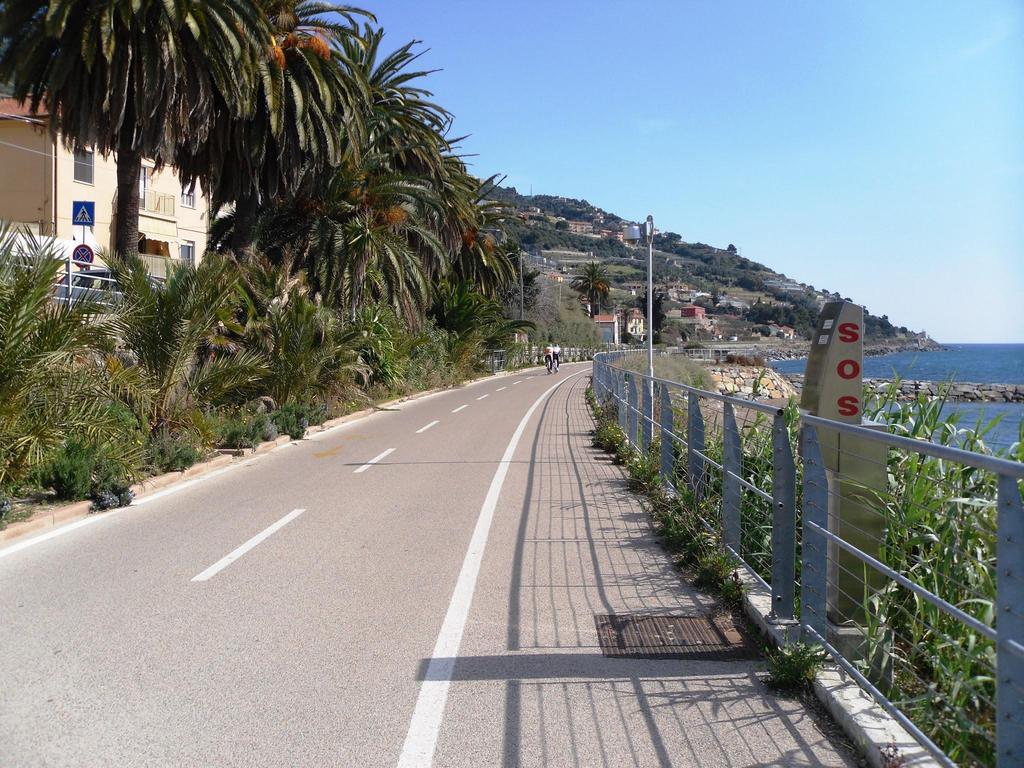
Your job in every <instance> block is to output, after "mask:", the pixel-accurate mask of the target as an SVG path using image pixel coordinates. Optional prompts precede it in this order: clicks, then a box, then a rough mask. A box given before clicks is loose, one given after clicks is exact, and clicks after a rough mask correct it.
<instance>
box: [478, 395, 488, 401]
mask: <svg viewBox="0 0 1024 768" xmlns="http://www.w3.org/2000/svg"><path fill="white" fill-rule="evenodd" d="M485 397H487V395H480V397H478V398H477V400H483V399H484V398H485Z"/></svg>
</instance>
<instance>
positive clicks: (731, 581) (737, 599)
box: [718, 569, 746, 608]
mask: <svg viewBox="0 0 1024 768" xmlns="http://www.w3.org/2000/svg"><path fill="white" fill-rule="evenodd" d="M744 592H746V588H745V587H744V586H743V580H742V579H741V578H740V572H739V570H738V569H735V570H733V572H732V573H731V574H729V578H727V579H726V580H725V581H723V582H722V583H721V584H719V585H718V595H719V597H721V598H722V601H723V602H724V603H725V604H726V605H728V606H729V607H730V608H740V607H742V606H743V594H744Z"/></svg>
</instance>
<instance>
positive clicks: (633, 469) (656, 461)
mask: <svg viewBox="0 0 1024 768" xmlns="http://www.w3.org/2000/svg"><path fill="white" fill-rule="evenodd" d="M626 469H627V471H628V472H629V479H628V481H627V485H628V486H629V489H630V490H631V491H634V492H636V493H643V494H647V495H649V494H651V493H653V492H655V491H656V490H657V489H659V488H660V487H661V444H660V443H659V442H658V441H655V442H654V443H653V444H652V445H651V447H650V449H649V450H648V451H647V453H646V454H643V453H640V452H639V451H637V452H634V453H633V454H632V455H631V457H630V459H629V463H628V464H627V466H626Z"/></svg>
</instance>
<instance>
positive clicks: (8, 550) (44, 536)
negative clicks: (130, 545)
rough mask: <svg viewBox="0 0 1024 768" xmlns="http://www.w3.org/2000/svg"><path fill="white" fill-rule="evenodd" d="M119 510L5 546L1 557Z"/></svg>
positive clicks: (90, 517)
mask: <svg viewBox="0 0 1024 768" xmlns="http://www.w3.org/2000/svg"><path fill="white" fill-rule="evenodd" d="M117 511H119V510H114V511H111V512H107V513H104V514H102V515H90V516H89V517H84V518H82V519H81V520H77V521H75V522H73V523H68V524H67V525H62V526H61V527H60V528H55V529H54V530H52V531H50V532H48V533H44V534H42V535H40V536H33V537H32V538H31V539H26V540H25V541H19V542H18V543H17V544H11V546H9V547H4V548H3V549H0V559H2V558H4V557H7V556H8V555H13V554H14V553H15V552H20V551H21V550H23V549H28V548H29V547H32V546H35V545H36V544H41V543H42V542H44V541H49V540H50V539H53V538H56V537H57V536H62V535H64V534H65V533H71V531H74V530H76V529H78V528H84V527H85V526H87V525H91V524H92V523H98V522H99V521H100V520H106V519H107V518H109V517H110V516H111V515H113V514H114V513H115V512H117Z"/></svg>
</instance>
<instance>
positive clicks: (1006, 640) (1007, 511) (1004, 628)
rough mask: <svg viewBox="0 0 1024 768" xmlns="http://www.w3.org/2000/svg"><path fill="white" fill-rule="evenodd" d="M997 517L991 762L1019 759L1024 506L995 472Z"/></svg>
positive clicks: (1011, 484)
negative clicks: (993, 750) (993, 754)
mask: <svg viewBox="0 0 1024 768" xmlns="http://www.w3.org/2000/svg"><path fill="white" fill-rule="evenodd" d="M996 514H997V521H996V526H997V528H996V530H997V532H998V534H997V541H996V562H997V563H998V574H997V582H996V611H997V613H996V629H997V631H998V632H999V641H998V644H997V645H996V675H997V681H996V765H998V766H1010V765H1022V764H1024V694H1022V693H1021V691H1022V690H1024V658H1022V656H1021V653H1022V651H1024V508H1022V505H1021V497H1020V490H1019V489H1018V487H1017V481H1016V480H1015V479H1014V478H1012V477H1009V476H1007V475H999V496H998V512H997V513H996Z"/></svg>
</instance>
